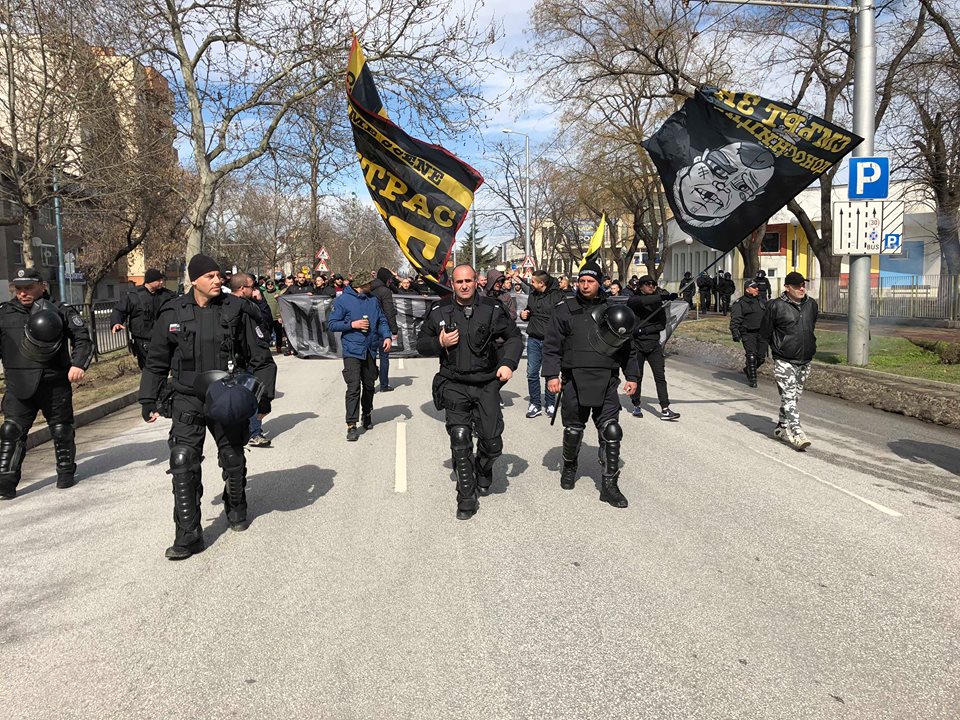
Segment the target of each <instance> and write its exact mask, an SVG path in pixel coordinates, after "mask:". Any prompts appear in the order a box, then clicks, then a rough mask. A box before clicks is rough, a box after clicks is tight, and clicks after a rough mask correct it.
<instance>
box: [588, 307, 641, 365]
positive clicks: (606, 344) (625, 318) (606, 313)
mask: <svg viewBox="0 0 960 720" xmlns="http://www.w3.org/2000/svg"><path fill="white" fill-rule="evenodd" d="M590 316H591V317H592V318H593V320H594V322H595V323H596V324H595V325H594V326H591V328H590V332H589V333H588V334H587V339H588V341H589V342H590V347H592V348H593V349H594V350H596V351H597V352H598V353H603V354H604V355H613V354H615V353H616V352H617V350H619V349H620V348H621V347H622V346H623V344H624V343H626V342H628V341H629V340H630V336H631V335H632V334H633V328H634V326H635V325H636V324H637V316H636V315H634V314H633V310H631V309H630V308H628V307H627V306H626V305H621V304H617V305H609V304H603V305H597V306H596V307H595V308H594V309H593V310H591V311H590Z"/></svg>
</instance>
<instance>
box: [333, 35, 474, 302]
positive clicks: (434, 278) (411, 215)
mask: <svg viewBox="0 0 960 720" xmlns="http://www.w3.org/2000/svg"><path fill="white" fill-rule="evenodd" d="M347 104H348V107H349V113H350V125H351V126H352V127H353V140H354V142H355V143H356V146H357V158H358V159H359V160H360V168H361V170H363V178H364V181H365V182H366V184H367V189H368V190H369V191H370V197H371V198H373V203H374V205H375V206H376V208H377V210H378V211H379V213H380V215H381V216H382V217H383V219H384V222H386V223H387V228H388V229H389V230H390V233H391V234H392V235H393V237H394V239H395V240H396V241H397V244H398V245H399V246H400V250H401V251H402V252H403V255H404V257H406V258H407V260H408V261H409V262H410V264H411V265H412V266H413V267H414V269H415V270H416V271H417V272H419V273H420V274H421V275H422V276H423V277H424V278H426V279H427V280H428V281H430V282H432V283H435V284H438V285H441V286H442V285H443V284H444V282H445V277H444V276H443V272H444V268H445V267H446V264H447V259H448V258H449V257H450V253H451V251H452V250H453V245H454V242H455V239H456V234H457V230H458V229H459V228H460V225H462V224H463V221H464V219H466V214H467V210H468V209H469V208H470V206H471V205H472V204H473V194H474V193H475V192H476V190H477V188H479V187H480V185H481V184H483V177H482V176H481V175H480V173H478V172H477V171H476V170H474V169H473V168H472V167H470V166H469V165H467V164H466V163H465V162H463V161H461V160H460V159H458V158H457V157H455V156H454V155H453V154H451V153H449V152H447V151H446V150H444V149H443V148H442V147H440V146H439V145H431V144H429V143H425V142H423V141H422V140H417V139H416V138H413V137H411V136H409V135H407V133H405V132H404V131H403V130H401V129H400V128H399V127H397V126H396V125H395V124H393V123H392V122H390V120H389V119H388V118H387V112H386V110H385V109H384V107H383V102H382V101H381V100H380V94H379V93H378V92H377V86H376V83H374V80H373V74H372V73H371V72H370V69H369V68H368V67H367V65H366V59H365V58H364V56H363V50H361V49H360V43H359V42H358V41H357V39H356V38H354V39H353V47H352V49H351V50H350V60H349V62H348V63H347Z"/></svg>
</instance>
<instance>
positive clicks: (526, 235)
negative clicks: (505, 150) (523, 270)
mask: <svg viewBox="0 0 960 720" xmlns="http://www.w3.org/2000/svg"><path fill="white" fill-rule="evenodd" d="M523 139H524V143H523V144H524V152H525V154H526V166H527V172H526V176H527V177H526V189H525V190H524V193H523V195H524V199H523V222H524V228H523V261H524V262H526V261H527V258H528V257H530V136H529V135H527V134H524V136H523Z"/></svg>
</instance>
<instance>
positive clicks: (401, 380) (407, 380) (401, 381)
mask: <svg viewBox="0 0 960 720" xmlns="http://www.w3.org/2000/svg"><path fill="white" fill-rule="evenodd" d="M404 385H413V378H412V377H394V376H393V375H391V376H390V387H392V388H398V387H403V386H404ZM376 392H377V394H378V395H379V394H380V386H379V385H377V387H376Z"/></svg>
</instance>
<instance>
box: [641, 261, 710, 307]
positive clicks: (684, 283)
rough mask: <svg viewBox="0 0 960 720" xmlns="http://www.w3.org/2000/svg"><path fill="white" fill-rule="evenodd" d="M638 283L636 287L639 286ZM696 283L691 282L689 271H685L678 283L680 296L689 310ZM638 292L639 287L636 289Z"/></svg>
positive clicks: (691, 305) (691, 276)
mask: <svg viewBox="0 0 960 720" xmlns="http://www.w3.org/2000/svg"><path fill="white" fill-rule="evenodd" d="M639 284H640V283H639V282H638V283H637V285H638V286H639ZM696 289H697V288H696V283H694V281H693V275H691V274H690V271H689V270H687V272H685V273H684V274H683V279H682V280H681V281H680V294H681V295H682V296H683V299H684V300H686V301H687V305H689V306H690V309H691V310H693V293H694V291H695V290H696ZM637 290H638V291H639V287H638V288H637Z"/></svg>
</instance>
